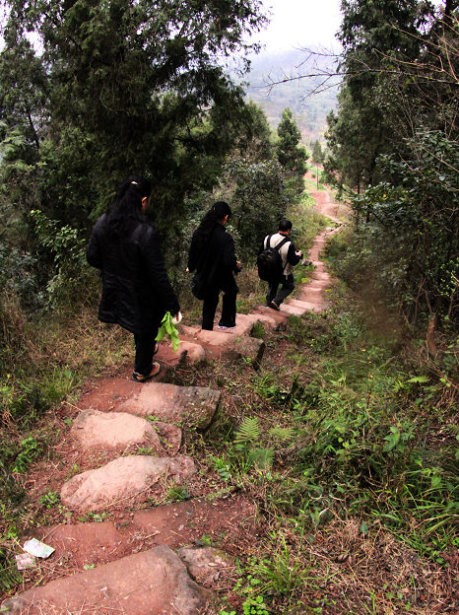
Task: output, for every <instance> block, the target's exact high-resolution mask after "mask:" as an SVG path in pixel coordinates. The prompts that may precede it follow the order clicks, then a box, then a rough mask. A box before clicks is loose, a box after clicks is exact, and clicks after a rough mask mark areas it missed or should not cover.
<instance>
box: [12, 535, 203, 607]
mask: <svg viewBox="0 0 459 615" xmlns="http://www.w3.org/2000/svg"><path fill="white" fill-rule="evenodd" d="M205 605H206V595H205V592H204V591H203V590H202V589H200V588H199V586H198V585H197V584H196V583H195V582H194V581H193V580H192V579H191V578H190V576H189V575H188V572H187V569H186V566H185V565H184V564H183V562H182V561H181V560H180V558H179V557H178V556H177V555H176V554H175V553H174V552H173V551H172V550H171V549H170V548H169V547H166V546H159V547H155V548H153V549H151V550H150V551H145V552H144V553H137V554H135V555H131V556H129V557H125V558H123V559H120V560H118V561H116V562H111V563H110V564H105V565H103V566H100V567H99V568H94V569H93V570H88V571H86V572H82V573H79V574H75V575H73V576H71V577H67V578H65V579H59V580H57V581H52V582H51V583H48V584H47V585H45V586H44V587H36V588H33V589H30V590H28V591H26V592H24V593H23V594H20V595H18V596H16V597H15V598H13V599H12V600H9V601H7V602H5V603H3V608H4V609H8V610H5V612H7V613H11V615H19V614H20V613H24V614H25V613H27V614H28V615H39V614H41V615H42V614H43V613H46V614H47V615H57V614H59V615H64V614H68V613H94V614H97V615H109V614H110V615H113V613H120V614H121V613H122V614H123V615H147V614H148V615H171V614H172V613H174V614H175V615H198V614H199V613H200V612H202V611H203V609H204V607H205ZM2 612H3V611H2Z"/></svg>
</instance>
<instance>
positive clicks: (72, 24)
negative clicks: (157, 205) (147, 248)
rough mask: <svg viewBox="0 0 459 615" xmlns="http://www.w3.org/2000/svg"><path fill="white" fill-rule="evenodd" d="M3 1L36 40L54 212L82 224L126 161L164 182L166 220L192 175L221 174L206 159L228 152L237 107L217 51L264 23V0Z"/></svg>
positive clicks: (239, 42) (15, 23) (230, 49)
mask: <svg viewBox="0 0 459 615" xmlns="http://www.w3.org/2000/svg"><path fill="white" fill-rule="evenodd" d="M6 4H8V5H9V6H10V9H11V12H10V16H9V24H10V25H9V27H10V28H15V29H17V28H18V27H19V25H21V26H22V27H24V28H33V29H34V30H35V31H37V32H38V33H39V35H40V36H41V40H42V45H43V50H44V53H43V62H44V63H45V65H46V66H47V73H48V76H49V82H50V106H49V114H50V115H49V131H48V134H49V135H50V137H51V140H52V143H53V148H54V153H53V156H52V158H51V159H49V158H48V159H47V160H46V163H47V166H48V168H50V169H52V173H50V175H49V176H48V177H47V178H46V179H47V181H46V183H45V190H44V198H45V199H47V206H48V209H49V211H50V213H51V214H52V215H53V216H55V217H65V219H66V220H69V219H70V220H73V222H74V223H76V224H80V225H85V224H86V222H85V220H86V218H87V215H88V214H90V213H91V212H92V210H93V209H94V207H95V206H96V208H97V207H101V206H102V203H105V201H106V198H107V196H108V195H109V194H110V192H111V191H112V189H113V185H114V182H115V181H118V180H119V178H120V177H123V175H124V174H125V173H126V171H127V170H129V169H136V170H138V171H139V172H143V173H146V174H148V175H150V176H152V178H153V180H154V181H156V182H157V183H158V184H160V185H161V187H162V194H160V195H159V196H158V198H159V201H164V205H163V207H162V208H161V209H162V212H163V213H164V215H165V216H166V217H168V215H169V213H170V212H171V207H170V206H171V205H172V204H174V205H176V204H177V203H180V202H181V201H182V200H183V196H184V194H186V192H187V191H189V190H191V189H193V187H194V186H195V185H196V184H198V185H201V186H206V187H208V186H210V185H212V184H213V183H214V182H215V181H216V177H215V165H214V164H208V157H209V156H211V157H213V158H218V157H220V158H221V157H222V156H223V155H224V154H225V152H226V151H228V149H229V147H230V146H231V143H232V139H233V137H234V128H233V127H234V125H235V123H236V122H238V121H239V111H240V109H241V108H242V107H243V100H242V92H241V90H240V89H239V88H238V87H236V86H234V85H233V84H232V83H231V82H230V81H229V80H228V78H227V77H225V75H224V72H223V69H222V68H221V62H220V61H219V58H221V57H224V56H225V55H227V56H229V55H231V54H233V53H234V52H235V51H237V50H238V49H241V48H242V49H244V48H246V47H247V45H246V44H245V43H244V42H243V37H244V36H245V35H246V34H247V33H248V32H250V31H254V30H257V29H258V28H259V27H260V25H261V24H262V23H263V18H262V17H261V16H260V13H259V9H260V3H259V0H237V1H236V2H232V3H227V2H224V3H222V2H208V3H195V2H192V1H191V0H183V1H182V0H180V1H179V0H158V2H155V3H151V2H147V1H146V0H141V1H140V2H136V3H134V4H133V3H132V2H131V1H130V0H107V2H98V1H96V0H78V1H71V2H67V1H64V0H35V1H33V2H24V1H23V0H10V1H9V2H7V3H6ZM51 175H52V177H51ZM82 176H84V178H85V181H82V180H81V178H82ZM166 204H167V206H166ZM79 217H80V218H79Z"/></svg>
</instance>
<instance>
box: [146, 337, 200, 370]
mask: <svg viewBox="0 0 459 615" xmlns="http://www.w3.org/2000/svg"><path fill="white" fill-rule="evenodd" d="M205 359H206V351H205V349H204V348H203V347H202V346H201V345H200V344H198V343H196V342H190V341H187V340H182V339H181V340H180V346H179V347H178V350H177V351H175V350H174V349H173V348H172V346H171V345H170V344H164V343H161V344H160V345H159V350H158V352H157V354H156V356H155V360H156V361H159V362H160V363H162V364H164V365H166V366H167V367H176V366H177V365H179V364H180V363H185V364H189V365H193V364H195V363H200V362H201V361H204V360H205Z"/></svg>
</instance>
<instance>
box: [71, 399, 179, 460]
mask: <svg viewBox="0 0 459 615" xmlns="http://www.w3.org/2000/svg"><path fill="white" fill-rule="evenodd" d="M71 436H72V437H73V438H74V439H75V440H76V442H77V444H78V446H79V448H81V449H82V450H84V451H88V450H94V449H104V450H107V449H109V450H117V451H128V450H132V449H134V448H137V447H139V446H142V447H146V448H149V449H151V450H152V451H153V452H154V453H156V454H157V455H166V454H167V451H166V449H165V448H164V447H163V445H162V444H161V440H160V437H159V435H158V433H157V432H156V430H155V429H154V428H153V427H152V425H151V423H149V421H147V420H145V419H143V418H140V417H138V416H133V415H132V414H128V413H127V412H100V411H99V410H84V411H83V412H80V414H79V415H78V416H77V418H76V419H75V421H74V422H73V425H72V429H71Z"/></svg>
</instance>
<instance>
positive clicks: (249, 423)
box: [234, 417, 260, 445]
mask: <svg viewBox="0 0 459 615" xmlns="http://www.w3.org/2000/svg"><path fill="white" fill-rule="evenodd" d="M259 439H260V427H259V426H258V419H257V418H256V417H246V418H245V419H244V420H243V421H242V424H241V426H240V427H239V429H238V430H237V432H236V435H235V437H234V443H235V444H236V445H245V444H249V443H252V442H257V441H258V440H259Z"/></svg>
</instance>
